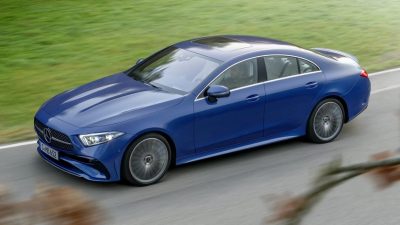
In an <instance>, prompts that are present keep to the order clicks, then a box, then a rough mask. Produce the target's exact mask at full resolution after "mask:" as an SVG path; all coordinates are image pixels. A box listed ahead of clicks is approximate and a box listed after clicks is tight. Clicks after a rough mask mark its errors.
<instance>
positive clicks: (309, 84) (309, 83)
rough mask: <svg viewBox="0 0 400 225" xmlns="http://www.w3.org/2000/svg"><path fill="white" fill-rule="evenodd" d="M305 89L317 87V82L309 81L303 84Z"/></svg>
mask: <svg viewBox="0 0 400 225" xmlns="http://www.w3.org/2000/svg"><path fill="white" fill-rule="evenodd" d="M304 86H305V87H306V88H307V89H312V88H316V87H318V82H316V81H311V82H308V83H307V84H305V85H304Z"/></svg>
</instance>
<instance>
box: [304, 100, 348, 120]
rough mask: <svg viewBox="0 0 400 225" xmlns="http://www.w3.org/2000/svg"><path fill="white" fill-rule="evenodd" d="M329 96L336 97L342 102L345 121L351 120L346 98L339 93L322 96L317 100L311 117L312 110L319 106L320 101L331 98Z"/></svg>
mask: <svg viewBox="0 0 400 225" xmlns="http://www.w3.org/2000/svg"><path fill="white" fill-rule="evenodd" d="M329 98H332V99H336V100H338V101H339V102H340V103H341V104H342V106H343V110H344V122H345V123H347V122H348V121H349V109H348V105H347V102H346V101H345V100H344V98H342V97H341V96H339V95H335V94H331V95H327V96H324V97H323V98H321V99H320V100H319V101H317V103H316V104H315V105H314V108H313V110H312V111H311V113H310V115H309V118H310V117H311V115H312V112H313V111H314V109H315V107H317V105H318V104H319V103H320V102H322V101H324V100H326V99H329Z"/></svg>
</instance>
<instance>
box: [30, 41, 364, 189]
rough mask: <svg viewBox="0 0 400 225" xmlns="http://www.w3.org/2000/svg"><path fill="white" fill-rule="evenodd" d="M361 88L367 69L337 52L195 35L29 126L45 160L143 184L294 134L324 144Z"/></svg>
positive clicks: (65, 97)
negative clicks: (182, 167)
mask: <svg viewBox="0 0 400 225" xmlns="http://www.w3.org/2000/svg"><path fill="white" fill-rule="evenodd" d="M370 90H371V86H370V81H369V78H368V74H367V72H366V71H365V70H363V69H362V68H361V67H360V65H359V64H358V62H357V59H356V58H355V57H354V56H352V55H349V54H347V53H344V52H340V51H336V50H330V49H311V50H307V49H304V48H301V47H298V46H296V45H293V44H289V43H287V42H283V41H278V40H273V39H267V38H260V37H253V36H239V35H225V36H213V37H202V38H197V39H193V40H188V41H183V42H180V43H177V44H174V45H171V46H169V47H167V48H165V49H162V50H161V51H159V52H156V53H154V54H153V55H151V56H149V57H148V58H145V59H139V60H138V61H137V63H136V64H135V65H134V66H133V67H132V68H130V69H128V70H127V71H124V72H120V73H117V74H114V75H111V76H108V77H104V78H102V79H99V80H96V81H93V82H91V83H88V84H85V85H83V86H81V87H77V88H75V89H72V90H69V91H66V92H64V93H61V94H59V95H57V96H55V97H53V98H52V99H50V100H49V101H47V102H46V103H44V104H43V105H42V106H41V108H40V109H39V110H38V112H37V113H36V115H35V118H34V126H35V130H36V132H37V135H38V145H39V146H38V152H39V154H40V156H41V157H42V158H43V159H44V160H45V161H47V162H48V163H50V164H51V165H53V166H55V167H57V168H59V169H61V170H63V171H65V172H67V173H70V174H73V175H75V176H79V177H82V178H85V179H88V180H91V181H102V182H109V181H119V180H125V181H127V182H129V183H131V184H134V185H139V186H144V185H149V184H153V183H155V182H157V181H159V180H160V179H161V178H162V177H163V176H164V174H165V173H166V171H167V170H168V168H169V167H170V166H171V165H180V164H184V163H189V162H192V161H196V160H201V159H205V158H209V157H213V156H217V155H222V154H226V153H230V152H235V151H240V150H244V149H249V148H252V147H256V146H260V145H265V144H269V143H272V142H277V141H282V140H286V139H290V138H294V137H300V136H307V137H308V138H309V139H310V140H311V141H313V142H316V143H326V142H330V141H332V140H334V139H335V138H336V137H337V136H338V135H339V133H340V131H341V129H342V127H343V124H344V123H347V122H349V121H351V120H352V119H354V118H355V117H356V116H357V115H358V114H360V113H361V112H362V111H363V110H365V109H366V108H367V106H368V99H369V96H370Z"/></svg>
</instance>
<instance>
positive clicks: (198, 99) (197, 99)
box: [194, 54, 322, 102]
mask: <svg viewBox="0 0 400 225" xmlns="http://www.w3.org/2000/svg"><path fill="white" fill-rule="evenodd" d="M266 56H287V57H295V58H299V59H303V60H305V61H308V62H310V63H312V64H314V65H315V66H316V67H317V68H318V70H317V71H312V72H308V73H299V74H296V75H292V76H288V77H282V78H278V79H274V80H266V81H263V82H260V83H255V84H249V85H247V86H243V87H238V88H234V89H232V90H230V92H233V91H237V90H240V89H244V88H248V87H252V86H256V85H258V84H265V83H269V82H275V81H279V80H286V79H289V78H292V77H299V76H303V75H309V74H313V73H319V72H322V70H321V67H319V66H318V65H317V64H316V63H314V62H313V61H311V60H309V59H306V58H303V57H301V56H295V55H287V54H267V55H259V56H254V57H251V58H247V59H243V60H240V61H238V62H236V63H234V64H232V65H230V66H229V67H228V68H226V69H224V70H223V71H222V72H220V73H219V74H218V75H217V76H216V77H215V78H214V79H212V80H211V81H210V82H209V83H208V84H207V85H206V86H205V87H204V88H203V89H202V90H201V91H200V93H199V94H197V96H196V99H195V100H194V101H195V102H196V101H200V100H202V99H205V97H201V98H199V97H200V95H201V93H203V92H204V90H206V88H207V87H209V86H210V84H211V83H212V82H214V81H215V80H216V79H217V78H218V77H219V76H221V75H222V74H223V73H224V72H225V71H226V70H228V69H230V68H231V67H233V66H235V65H237V64H239V63H241V62H244V61H247V60H251V59H254V58H259V57H266ZM257 72H258V71H257ZM267 78H268V74H267Z"/></svg>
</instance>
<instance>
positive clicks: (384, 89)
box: [371, 84, 400, 95]
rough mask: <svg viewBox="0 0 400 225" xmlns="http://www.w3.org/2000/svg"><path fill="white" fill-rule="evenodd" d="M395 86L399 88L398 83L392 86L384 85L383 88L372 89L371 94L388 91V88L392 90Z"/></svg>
mask: <svg viewBox="0 0 400 225" xmlns="http://www.w3.org/2000/svg"><path fill="white" fill-rule="evenodd" d="M396 88H400V84H399V85H392V86H389V87H385V88H381V89H378V90H375V91H372V92H371V95H374V94H378V93H381V92H384V91H390V90H393V89H396Z"/></svg>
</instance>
